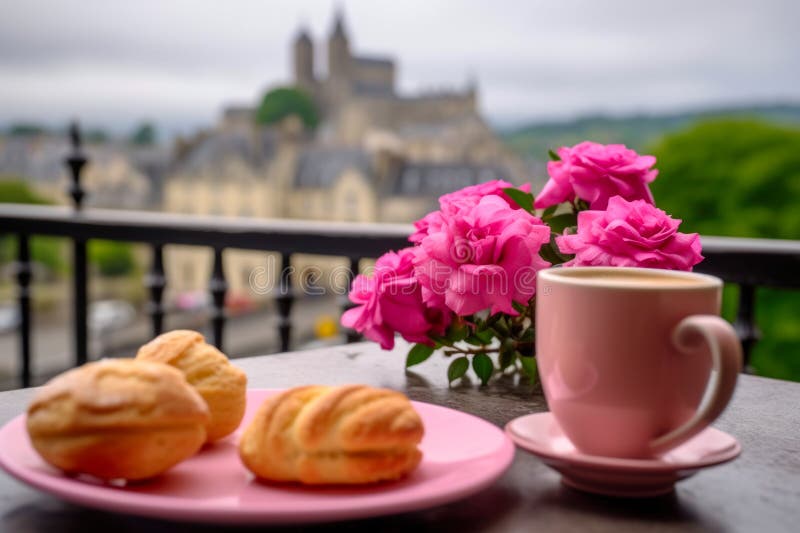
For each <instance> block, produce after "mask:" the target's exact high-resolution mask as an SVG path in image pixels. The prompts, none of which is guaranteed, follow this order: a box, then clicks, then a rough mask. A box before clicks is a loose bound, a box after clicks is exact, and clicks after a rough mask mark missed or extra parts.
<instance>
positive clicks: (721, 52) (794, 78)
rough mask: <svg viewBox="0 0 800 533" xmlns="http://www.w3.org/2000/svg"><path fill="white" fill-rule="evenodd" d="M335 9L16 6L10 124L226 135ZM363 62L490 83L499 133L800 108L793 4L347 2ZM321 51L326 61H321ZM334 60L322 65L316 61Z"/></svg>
mask: <svg viewBox="0 0 800 533" xmlns="http://www.w3.org/2000/svg"><path fill="white" fill-rule="evenodd" d="M333 9H334V5H333V3H332V2H329V1H321V0H302V1H296V2H290V1H270V2H261V1H243V0H238V1H228V2H206V1H191V2H190V1H185V0H180V1H176V0H173V1H170V2H160V1H155V0H140V1H137V2H107V1H101V0H81V1H71V0H70V1H51V2H43V1H41V0H28V1H23V0H19V1H13V2H10V3H8V2H7V3H5V4H4V9H3V17H2V18H0V122H7V121H10V120H16V119H32V120H42V121H46V122H52V121H54V120H56V121H61V120H64V119H65V118H68V117H72V116H80V117H87V120H91V121H92V122H96V123H109V124H113V123H125V124H129V123H132V122H133V121H135V120H136V119H137V117H154V118H155V119H156V120H158V121H159V122H165V123H169V124H171V125H173V126H175V127H189V126H192V127H193V126H195V125H197V124H200V123H209V122H211V121H213V120H214V117H215V115H216V113H218V111H219V109H220V107H221V106H222V105H224V104H225V103H226V102H229V101H251V102H252V101H255V99H256V98H257V95H258V93H259V92H260V91H261V90H263V89H264V88H265V87H267V86H269V85H271V84H274V83H279V82H282V81H286V80H287V79H288V78H289V46H290V41H291V38H292V36H293V35H294V33H295V31H296V29H297V27H298V26H299V25H300V24H301V23H303V24H305V25H307V26H308V27H309V28H310V30H311V32H312V34H313V36H314V38H315V40H316V42H317V43H318V44H321V41H322V39H323V38H324V37H325V36H326V35H327V32H328V30H329V27H330V24H331V17H332V12H333ZM344 9H345V12H346V16H347V25H348V29H349V30H350V33H351V36H352V39H353V41H354V46H355V48H356V50H357V51H362V52H370V53H379V54H389V55H393V56H395V57H396V58H397V59H398V62H399V68H400V72H399V81H400V86H401V88H402V89H403V90H405V91H412V90H417V89H420V88H425V87H441V86H462V85H463V84H464V83H465V82H466V80H467V79H468V77H470V76H472V75H475V76H477V77H478V78H479V81H480V88H481V98H482V107H483V108H484V110H485V112H486V113H487V115H488V116H489V117H490V118H492V119H495V120H506V121H507V120H516V121H521V120H523V119H528V118H537V117H539V118H542V117H547V118H551V117H559V116H572V115H575V114H578V113H582V112H589V111H612V112H625V111H629V112H633V111H647V110H664V109H674V108H681V107H696V106H702V105H712V104H714V103H728V102H735V101H748V100H773V99H776V98H781V99H794V100H797V99H800V54H798V49H800V46H799V45H800V38H799V37H798V34H797V31H796V28H795V27H794V24H795V23H796V21H797V20H800V7H799V4H798V3H796V2H793V1H792V0H783V1H779V0H771V1H760V2H757V1H752V2H743V1H728V2H725V1H721V0H708V1H704V2H696V1H689V0H673V1H670V2H657V3H656V2H639V1H635V0H615V1H609V2H594V1H589V0H586V1H577V0H573V1H562V2H551V1H539V2H529V1H525V0H518V1H511V0H508V1H504V2H483V1H477V0H474V1H473V0H464V1H461V0H449V1H446V0H430V1H422V0H409V1H406V2H365V1H362V2H355V1H354V2H347V3H345V5H344ZM320 52H321V50H320ZM319 56H320V57H319V59H322V54H321V53H320V54H319Z"/></svg>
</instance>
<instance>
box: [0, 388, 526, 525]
mask: <svg viewBox="0 0 800 533" xmlns="http://www.w3.org/2000/svg"><path fill="white" fill-rule="evenodd" d="M289 388H290V387H284V388H248V389H247V393H248V395H250V394H264V393H267V394H275V393H278V392H281V391H284V390H287V389H289ZM411 402H412V404H413V405H415V406H417V405H420V406H424V407H423V408H425V409H429V408H433V409H442V410H445V411H448V412H451V413H453V414H455V415H456V416H461V417H468V418H470V419H474V420H475V421H478V422H479V423H482V424H486V425H487V426H488V427H490V428H491V429H493V430H495V431H497V432H498V434H499V436H501V437H502V439H501V442H500V444H499V446H498V447H497V449H496V450H494V451H493V452H492V453H491V455H487V456H484V457H489V456H492V457H495V458H496V460H497V463H496V465H495V466H494V468H492V469H489V470H486V471H483V470H482V471H481V472H482V473H481V474H480V475H476V476H475V478H474V479H470V480H468V482H467V483H465V484H464V485H463V486H460V487H458V488H457V489H455V490H448V491H439V492H438V493H434V494H427V495H426V494H421V495H416V496H414V497H410V498H406V499H403V500H398V501H388V502H387V501H380V502H375V503H373V504H371V505H369V506H368V507H358V506H352V505H351V506H346V505H345V506H343V507H334V506H331V507H325V508H322V509H318V508H315V509H304V510H303V512H302V514H301V516H298V514H297V513H298V511H297V510H296V509H291V510H285V511H284V510H280V509H268V510H264V509H263V508H261V509H255V508H242V509H224V508H219V507H213V506H211V507H199V508H198V506H197V501H198V500H197V499H191V498H179V497H176V496H169V495H151V494H148V493H143V492H135V493H131V494H135V495H136V496H137V498H133V499H129V500H125V499H119V498H111V499H110V500H109V499H108V491H113V492H116V491H120V490H124V489H122V488H118V487H113V486H104V485H91V484H88V483H84V482H81V481H79V480H74V479H71V478H69V477H68V476H65V475H64V474H61V473H54V474H53V475H48V474H46V473H43V472H40V471H32V470H31V469H30V468H28V467H26V466H22V465H19V464H17V463H15V462H14V461H13V460H11V459H12V458H11V457H9V452H7V450H6V449H5V446H4V443H5V441H6V439H7V438H8V437H9V434H10V433H12V432H14V431H21V432H22V434H23V435H24V436H25V438H27V431H26V430H25V429H24V427H18V426H24V423H25V420H26V413H21V414H18V415H17V416H15V417H14V418H12V419H11V420H9V421H8V422H6V423H5V424H3V426H2V427H0V467H1V468H2V469H3V470H4V471H5V472H6V473H8V474H9V475H11V476H12V477H13V478H14V479H16V480H18V481H20V482H21V483H23V484H25V485H28V486H30V487H33V488H35V489H37V490H39V491H41V492H43V493H45V494H48V495H51V496H53V497H56V498H58V499H61V500H63V501H67V502H70V503H73V504H77V505H81V506H85V507H89V508H92V509H97V510H101V511H106V512H118V513H125V514H130V515H135V516H143V517H150V518H158V519H162V520H167V521H172V522H195V523H196V522H200V521H202V522H213V523H216V524H265V525H267V524H312V523H320V522H336V521H342V520H348V519H358V518H369V517H376V516H386V515H392V514H399V513H404V512H410V511H416V510H423V509H428V508H431V507H436V506H438V505H442V504H445V503H449V502H453V501H458V500H460V499H463V498H465V497H467V496H470V495H473V494H476V493H478V492H480V491H482V490H483V489H485V488H487V487H489V486H491V485H492V484H494V483H495V482H496V481H497V480H498V479H499V478H500V477H501V476H502V475H503V474H505V473H506V472H507V471H508V469H509V467H510V466H511V463H512V462H513V460H514V454H515V450H516V446H515V445H514V442H513V440H512V439H511V438H510V436H509V435H508V433H507V432H505V431H504V430H503V429H502V428H500V427H498V426H496V425H495V424H493V423H492V422H490V421H488V420H486V419H484V418H481V417H479V416H476V415H473V414H471V413H467V412H464V411H459V410H458V409H454V408H452V407H446V406H443V405H438V404H434V403H429V402H421V401H416V400H411ZM238 430H239V429H238V428H237V431H238ZM26 446H29V447H31V448H32V446H31V444H30V442H27V443H26ZM33 452H34V453H36V452H35V450H33ZM476 459H481V457H476ZM424 460H425V458H424V456H423V461H424ZM42 464H43V465H46V466H47V467H48V468H53V467H51V466H50V465H48V464H47V463H46V462H45V461H44V460H42ZM242 468H244V466H243V467H242ZM26 474H32V475H26ZM51 481H52V482H51ZM74 483H79V484H80V485H81V487H82V488H83V489H84V490H81V491H70V490H69V489H70V487H72V486H73V484H74ZM292 487H297V485H292ZM271 488H278V487H277V486H271ZM141 498H145V499H146V498H154V499H159V500H161V501H162V502H163V501H164V500H165V499H166V500H167V501H168V502H169V505H168V506H167V505H156V503H157V502H146V501H141Z"/></svg>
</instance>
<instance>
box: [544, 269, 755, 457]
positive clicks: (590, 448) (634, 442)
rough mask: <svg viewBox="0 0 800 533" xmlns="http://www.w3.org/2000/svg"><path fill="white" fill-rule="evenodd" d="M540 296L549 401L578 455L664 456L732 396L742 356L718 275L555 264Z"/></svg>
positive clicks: (706, 422)
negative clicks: (723, 312)
mask: <svg viewBox="0 0 800 533" xmlns="http://www.w3.org/2000/svg"><path fill="white" fill-rule="evenodd" d="M536 295H537V296H536V359H537V362H538V365H539V373H540V376H541V379H542V385H543V388H544V393H545V397H546V398H547V402H548V405H549V407H550V410H551V411H552V413H553V415H554V416H555V418H556V420H557V421H558V423H559V424H560V426H561V428H562V429H563V431H564V433H565V434H566V436H567V437H568V438H569V439H570V440H571V441H572V443H573V444H574V445H575V447H576V448H577V449H578V450H579V451H581V452H584V453H587V454H592V455H599V456H609V457H632V458H636V457H641V458H644V457H652V456H655V455H659V454H661V453H663V452H665V451H668V450H670V449H672V448H674V447H676V446H678V445H679V444H681V443H683V442H685V441H686V440H688V439H690V438H691V437H693V436H694V435H696V434H698V433H699V432H700V431H702V430H703V429H704V428H706V427H707V426H708V425H709V424H711V422H713V420H714V419H716V418H717V417H718V416H719V415H720V413H721V412H722V411H723V409H724V408H725V406H726V405H727V403H728V401H729V400H730V398H731V395H732V394H733V389H734V387H735V385H736V380H737V377H738V374H739V372H740V370H741V364H742V351H741V345H740V344H739V340H738V338H737V336H736V333H735V331H734V330H733V328H732V327H731V326H730V324H728V323H727V322H726V321H725V320H723V319H722V318H720V317H719V310H720V302H721V296H722V281H721V280H719V279H718V278H715V277H713V276H708V275H704V274H696V273H691V272H676V271H670V270H657V269H643V268H625V267H609V268H606V267H571V268H551V269H547V270H542V271H540V272H539V273H538V275H537V291H536ZM712 370H715V372H713V375H712Z"/></svg>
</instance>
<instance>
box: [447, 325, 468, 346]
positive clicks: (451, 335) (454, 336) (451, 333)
mask: <svg viewBox="0 0 800 533" xmlns="http://www.w3.org/2000/svg"><path fill="white" fill-rule="evenodd" d="M467 335H469V328H468V327H467V325H466V324H460V323H458V322H453V323H452V324H451V325H450V327H449V328H447V338H448V339H450V340H451V341H452V342H458V341H463V340H464V339H466V338H467Z"/></svg>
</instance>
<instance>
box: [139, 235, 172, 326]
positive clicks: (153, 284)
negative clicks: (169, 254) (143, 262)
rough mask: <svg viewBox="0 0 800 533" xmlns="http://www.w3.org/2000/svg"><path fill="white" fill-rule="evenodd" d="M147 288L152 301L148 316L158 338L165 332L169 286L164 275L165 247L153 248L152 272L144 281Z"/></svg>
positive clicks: (148, 307) (156, 246)
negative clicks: (165, 295) (165, 310)
mask: <svg viewBox="0 0 800 533" xmlns="http://www.w3.org/2000/svg"><path fill="white" fill-rule="evenodd" d="M144 283H145V286H146V287H147V288H148V289H149V290H150V300H149V301H148V302H147V314H149V315H150V320H151V321H152V324H153V328H152V330H153V337H157V336H159V335H161V334H162V333H163V332H164V304H163V303H162V300H163V298H164V288H165V287H166V286H167V278H166V276H165V275H164V246H162V245H161V244H156V245H155V246H153V261H152V264H151V266H150V272H149V273H148V274H147V276H146V277H145V279H144Z"/></svg>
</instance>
